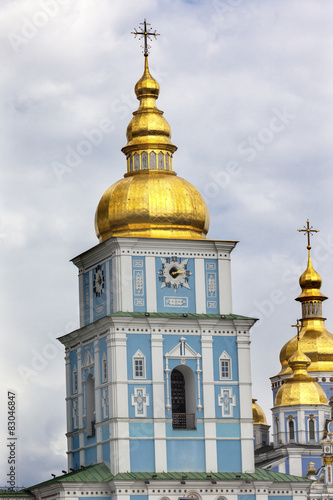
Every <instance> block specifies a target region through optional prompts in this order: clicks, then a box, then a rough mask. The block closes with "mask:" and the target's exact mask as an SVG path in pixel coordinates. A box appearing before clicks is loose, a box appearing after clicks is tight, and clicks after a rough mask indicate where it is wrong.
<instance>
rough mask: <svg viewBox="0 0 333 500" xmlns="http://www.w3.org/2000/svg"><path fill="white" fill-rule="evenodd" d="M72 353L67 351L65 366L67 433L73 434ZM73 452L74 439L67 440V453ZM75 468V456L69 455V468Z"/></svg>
mask: <svg viewBox="0 0 333 500" xmlns="http://www.w3.org/2000/svg"><path fill="white" fill-rule="evenodd" d="M69 354H70V351H69V349H68V350H67V351H66V355H65V366H66V420H67V432H72V431H73V429H72V398H71V378H72V369H71V365H70V356H69ZM71 450H72V438H71V437H68V438H67V451H71ZM72 466H73V456H72V454H69V455H68V468H70V467H72Z"/></svg>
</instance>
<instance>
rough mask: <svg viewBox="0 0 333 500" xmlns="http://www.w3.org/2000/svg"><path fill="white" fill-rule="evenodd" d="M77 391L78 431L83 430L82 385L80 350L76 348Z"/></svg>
mask: <svg viewBox="0 0 333 500" xmlns="http://www.w3.org/2000/svg"><path fill="white" fill-rule="evenodd" d="M76 355H77V390H78V394H77V395H78V412H79V429H83V425H84V424H83V385H82V349H81V347H78V348H77V354H76Z"/></svg>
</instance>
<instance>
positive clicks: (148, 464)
mask: <svg viewBox="0 0 333 500" xmlns="http://www.w3.org/2000/svg"><path fill="white" fill-rule="evenodd" d="M130 463H131V472H154V471H155V450H154V441H153V440H152V439H135V440H134V439H132V440H130Z"/></svg>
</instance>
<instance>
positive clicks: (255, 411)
mask: <svg viewBox="0 0 333 500" xmlns="http://www.w3.org/2000/svg"><path fill="white" fill-rule="evenodd" d="M256 401H257V400H256V399H252V417H253V423H254V424H265V425H267V420H266V416H265V413H264V411H263V409H262V408H261V407H260V406H259V405H258V403H257V402H256Z"/></svg>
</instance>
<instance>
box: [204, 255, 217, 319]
mask: <svg viewBox="0 0 333 500" xmlns="http://www.w3.org/2000/svg"><path fill="white" fill-rule="evenodd" d="M218 283H219V281H218V261H217V259H205V292H206V313H207V314H219V284H218Z"/></svg>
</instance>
